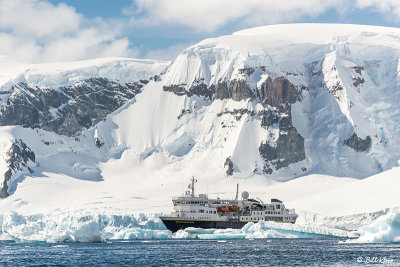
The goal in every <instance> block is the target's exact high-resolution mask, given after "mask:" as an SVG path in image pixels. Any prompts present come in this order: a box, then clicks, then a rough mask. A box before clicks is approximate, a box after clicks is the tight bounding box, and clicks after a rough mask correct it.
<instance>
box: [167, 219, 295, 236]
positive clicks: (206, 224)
mask: <svg viewBox="0 0 400 267" xmlns="http://www.w3.org/2000/svg"><path fill="white" fill-rule="evenodd" d="M160 219H161V221H162V222H163V223H164V225H165V227H167V229H168V230H170V231H171V232H173V233H175V232H177V231H179V230H183V229H186V228H189V227H191V228H202V229H228V228H229V229H241V228H242V227H243V226H245V225H246V224H247V223H248V222H247V221H208V220H187V219H179V218H166V217H160ZM254 222H255V223H256V222H257V221H254ZM285 223H294V222H290V221H288V222H285Z"/></svg>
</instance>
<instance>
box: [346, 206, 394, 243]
mask: <svg viewBox="0 0 400 267" xmlns="http://www.w3.org/2000/svg"><path fill="white" fill-rule="evenodd" d="M358 233H359V234H360V236H359V237H358V238H357V239H352V240H347V241H346V242H349V243H391V242H400V212H390V213H388V214H387V215H384V216H382V217H380V218H378V219H377V220H376V221H375V222H373V223H371V224H370V225H367V226H363V227H361V228H360V229H359V230H358Z"/></svg>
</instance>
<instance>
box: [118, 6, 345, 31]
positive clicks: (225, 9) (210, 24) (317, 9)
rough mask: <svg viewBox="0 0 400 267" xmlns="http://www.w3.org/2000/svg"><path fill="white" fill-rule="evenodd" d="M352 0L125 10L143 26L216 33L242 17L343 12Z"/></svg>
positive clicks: (257, 21)
mask: <svg viewBox="0 0 400 267" xmlns="http://www.w3.org/2000/svg"><path fill="white" fill-rule="evenodd" d="M349 1H351V0H302V1H299V0H246V1H244V0H201V1H198V0H168V1H165V0H133V4H132V6H131V7H129V8H127V9H126V10H125V13H126V14H128V15H131V16H132V22H133V23H138V24H141V25H146V24H147V25H154V24H164V23H169V24H180V25H184V26H188V27H191V28H193V29H196V30H198V31H201V32H212V31H215V30H217V29H218V28H220V27H223V26H226V25H227V24H229V23H236V22H237V21H238V20H240V21H241V22H240V24H243V26H253V25H261V24H271V23H283V22H284V23H286V22H293V21H296V20H298V19H299V18H303V17H307V16H311V17H312V16H317V15H319V14H321V13H323V12H325V11H327V10H329V9H337V10H338V11H339V12H340V11H342V10H343V9H344V8H346V5H347V3H348V2H349Z"/></svg>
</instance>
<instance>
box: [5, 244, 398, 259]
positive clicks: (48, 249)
mask: <svg viewBox="0 0 400 267" xmlns="http://www.w3.org/2000/svg"><path fill="white" fill-rule="evenodd" d="M344 240H345V239H339V238H326V239H321V238H318V239H312V238H307V239H288V238H285V239H277V238H274V239H254V240H247V239H240V240H239V239H233V240H182V239H170V240H148V241H111V242H107V243H67V244H46V243H29V244H18V243H15V242H12V241H0V266H400V244H398V243H397V244H347V243H341V242H340V241H344Z"/></svg>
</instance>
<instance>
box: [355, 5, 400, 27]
mask: <svg viewBox="0 0 400 267" xmlns="http://www.w3.org/2000/svg"><path fill="white" fill-rule="evenodd" d="M356 6H357V7H358V8H360V9H364V8H371V9H372V10H373V11H377V12H379V13H383V14H385V15H386V16H387V18H389V19H391V20H394V21H397V22H399V21H400V1H399V0H357V1H356Z"/></svg>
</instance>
